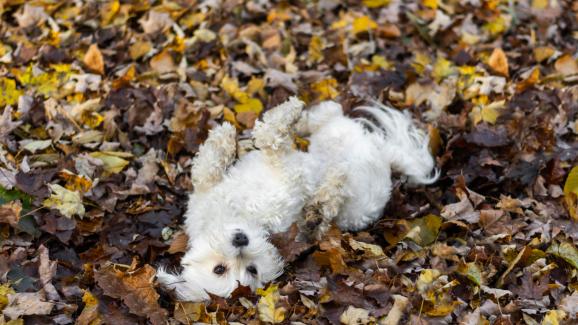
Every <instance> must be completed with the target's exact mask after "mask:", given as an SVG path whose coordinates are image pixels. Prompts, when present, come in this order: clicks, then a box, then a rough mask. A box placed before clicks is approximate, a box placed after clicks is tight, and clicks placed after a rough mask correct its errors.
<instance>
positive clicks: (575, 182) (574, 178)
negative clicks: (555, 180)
mask: <svg viewBox="0 0 578 325" xmlns="http://www.w3.org/2000/svg"><path fill="white" fill-rule="evenodd" d="M570 193H574V194H576V195H578V166H574V167H573V168H572V170H570V173H569V174H568V178H566V183H564V194H570Z"/></svg>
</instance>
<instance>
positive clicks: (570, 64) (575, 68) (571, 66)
mask: <svg viewBox="0 0 578 325" xmlns="http://www.w3.org/2000/svg"><path fill="white" fill-rule="evenodd" d="M554 68H555V69H556V71H558V72H559V73H561V74H563V75H565V76H566V75H571V74H576V73H578V63H577V62H576V59H575V58H574V57H573V56H572V55H570V54H564V55H562V56H561V57H560V58H558V60H556V63H554Z"/></svg>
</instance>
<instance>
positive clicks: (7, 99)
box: [0, 78, 22, 107]
mask: <svg viewBox="0 0 578 325" xmlns="http://www.w3.org/2000/svg"><path fill="white" fill-rule="evenodd" d="M21 95H22V90H20V89H17V88H16V81H15V80H13V79H8V78H2V79H0V107H3V106H6V105H15V104H16V103H18V98H20V96H21Z"/></svg>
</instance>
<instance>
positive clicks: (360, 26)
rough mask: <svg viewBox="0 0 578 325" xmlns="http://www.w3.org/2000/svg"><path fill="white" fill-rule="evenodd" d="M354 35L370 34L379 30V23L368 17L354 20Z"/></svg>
mask: <svg viewBox="0 0 578 325" xmlns="http://www.w3.org/2000/svg"><path fill="white" fill-rule="evenodd" d="M352 27H353V34H359V33H362V32H368V31H370V30H374V29H377V23H376V22H375V21H373V19H371V18H370V17H368V16H361V17H358V18H355V19H354V20H353V25H352Z"/></svg>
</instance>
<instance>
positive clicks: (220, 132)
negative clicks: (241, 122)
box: [191, 122, 237, 192]
mask: <svg viewBox="0 0 578 325" xmlns="http://www.w3.org/2000/svg"><path fill="white" fill-rule="evenodd" d="M236 136H237V131H236V130H235V127H234V126H233V125H231V124H229V123H227V122H225V123H223V124H222V125H219V126H217V127H216V128H214V129H213V130H211V132H210V133H209V137H208V138H207V140H206V141H205V143H203V144H202V145H201V147H200V148H199V152H198V153H197V155H196V157H195V159H194V160H193V167H192V169H191V178H192V182H193V186H194V187H195V192H205V191H207V190H209V189H210V188H211V187H213V186H215V185H216V184H218V183H219V182H220V181H221V180H222V179H223V175H224V174H225V171H226V170H227V168H228V167H229V165H231V164H232V163H233V160H234V159H235V154H236V153H237V142H236V139H235V138H236Z"/></svg>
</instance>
